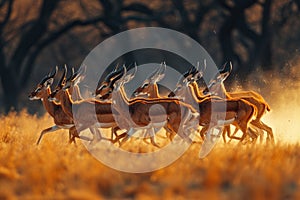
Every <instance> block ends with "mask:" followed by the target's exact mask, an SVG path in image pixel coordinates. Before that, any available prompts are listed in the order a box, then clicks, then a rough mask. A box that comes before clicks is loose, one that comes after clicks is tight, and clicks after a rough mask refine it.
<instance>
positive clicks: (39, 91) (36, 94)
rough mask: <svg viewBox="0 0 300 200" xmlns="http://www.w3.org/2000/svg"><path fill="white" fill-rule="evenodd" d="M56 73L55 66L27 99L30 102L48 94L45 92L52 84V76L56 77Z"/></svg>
mask: <svg viewBox="0 0 300 200" xmlns="http://www.w3.org/2000/svg"><path fill="white" fill-rule="evenodd" d="M56 73H57V66H56V67H55V69H54V70H53V71H52V72H50V73H49V74H48V75H47V76H45V77H44V78H43V79H42V80H41V82H39V84H38V85H37V86H36V89H35V90H34V91H32V92H31V93H30V94H29V95H28V98H29V99H30V100H35V99H42V98H43V97H44V95H45V93H47V92H48V91H47V90H48V89H50V86H51V85H52V83H53V80H54V76H55V75H56Z"/></svg>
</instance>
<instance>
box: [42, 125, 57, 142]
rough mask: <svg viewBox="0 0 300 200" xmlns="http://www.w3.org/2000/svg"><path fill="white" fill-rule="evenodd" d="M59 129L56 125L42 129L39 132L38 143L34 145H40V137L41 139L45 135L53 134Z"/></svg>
mask: <svg viewBox="0 0 300 200" xmlns="http://www.w3.org/2000/svg"><path fill="white" fill-rule="evenodd" d="M59 129H61V128H59V127H58V126H56V125H55V126H52V127H49V128H46V129H44V130H43V131H42V132H41V134H40V137H39V139H38V141H37V142H36V145H38V144H39V143H40V141H41V139H42V137H43V136H44V135H45V134H46V133H50V132H54V131H57V130H59Z"/></svg>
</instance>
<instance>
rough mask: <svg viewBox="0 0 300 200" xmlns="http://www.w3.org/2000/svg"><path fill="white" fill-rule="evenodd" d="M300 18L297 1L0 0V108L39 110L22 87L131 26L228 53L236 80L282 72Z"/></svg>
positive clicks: (297, 40) (296, 42)
mask: <svg viewBox="0 0 300 200" xmlns="http://www.w3.org/2000/svg"><path fill="white" fill-rule="evenodd" d="M299 19H300V0H201V1H198V0H184V1H181V0H164V1H161V0H124V1H122V0H38V1H37V0H22V1H20V0H18V1H17V0H0V104H1V105H0V109H1V112H7V111H9V110H10V108H11V107H14V108H15V109H16V110H19V109H21V108H23V107H25V106H26V107H28V106H30V108H29V109H30V111H32V112H35V111H37V109H38V107H37V106H41V104H40V102H38V103H37V102H36V103H30V104H29V102H28V100H27V94H28V92H29V91H30V90H31V88H32V87H33V86H34V85H35V84H36V83H37V82H38V81H39V80H40V79H41V78H42V76H43V75H45V74H46V73H48V72H49V70H50V69H51V68H52V67H53V66H55V65H61V66H62V65H63V64H68V65H69V66H75V67H78V66H79V65H80V64H81V62H82V61H83V59H84V57H85V56H86V55H87V54H88V52H89V51H90V50H91V49H93V47H95V46H96V45H97V44H98V43H100V42H101V41H103V40H104V39H105V38H107V37H110V36H112V35H114V34H117V33H119V32H121V31H124V30H127V29H132V28H136V27H144V26H159V27H165V28H170V29H174V30H178V31H180V32H183V33H185V34H187V35H189V36H190V37H192V38H193V39H195V40H196V41H198V42H199V43H200V44H201V45H202V46H203V47H204V48H205V49H206V50H207V51H208V52H209V53H210V55H211V56H212V58H213V59H214V60H215V62H216V63H217V65H219V66H220V65H221V64H222V63H224V62H225V61H228V60H232V61H233V63H234V72H233V73H234V74H238V76H237V77H238V78H240V79H244V78H246V76H247V75H249V74H250V73H251V72H254V71H255V70H257V69H260V70H263V71H267V72H268V71H271V70H272V71H273V70H276V71H278V72H280V73H283V74H284V73H288V72H289V71H290V70H292V69H291V68H292V67H291V65H290V64H289V61H290V60H292V59H294V58H295V57H297V55H299V51H300V49H299V48H300V21H299ZM233 77H234V76H233Z"/></svg>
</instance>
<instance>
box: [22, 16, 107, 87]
mask: <svg viewBox="0 0 300 200" xmlns="http://www.w3.org/2000/svg"><path fill="white" fill-rule="evenodd" d="M100 21H103V17H101V16H99V17H95V18H93V19H88V20H85V21H83V20H74V21H72V22H70V23H68V24H66V25H64V26H63V27H61V28H60V29H59V30H56V31H53V32H52V33H50V34H49V35H48V37H46V38H44V39H43V40H41V41H40V42H39V43H38V44H37V45H36V46H35V48H34V50H33V52H32V53H31V54H30V56H29V57H28V59H27V62H26V64H25V66H24V70H23V73H22V77H21V84H22V85H26V84H27V81H28V79H27V75H28V74H29V73H30V72H31V71H32V69H33V67H34V61H35V59H36V57H37V56H38V55H39V53H40V52H41V51H42V50H43V49H44V48H45V47H46V46H47V45H49V44H50V43H52V42H54V41H55V40H56V39H58V38H59V37H60V36H62V35H63V34H64V33H66V32H68V31H69V30H71V29H72V28H74V27H76V26H88V25H91V24H94V23H97V22H100Z"/></svg>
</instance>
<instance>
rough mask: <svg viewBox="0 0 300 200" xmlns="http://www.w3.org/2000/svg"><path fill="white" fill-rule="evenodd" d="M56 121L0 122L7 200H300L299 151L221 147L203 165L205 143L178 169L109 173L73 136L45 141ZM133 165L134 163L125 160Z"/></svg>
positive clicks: (2, 187) (18, 116)
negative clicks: (39, 140)
mask: <svg viewBox="0 0 300 200" xmlns="http://www.w3.org/2000/svg"><path fill="white" fill-rule="evenodd" d="M51 121H52V120H51V118H50V117H49V116H48V115H45V116H43V117H41V118H38V117H36V116H32V115H29V114H28V113H27V112H26V111H22V112H20V113H15V112H11V113H10V114H9V115H7V116H2V117H1V121H0V124H1V127H2V128H1V131H0V155H1V156H0V163H1V165H0V198H1V199H186V198H188V199H199V198H210V199H242V198H243V199H299V198H300V193H299V187H300V182H299V180H300V172H299V164H300V153H299V152H300V146H299V144H287V143H282V142H278V143H277V144H276V145H275V146H266V145H255V146H252V145H249V146H247V145H246V146H245V145H235V144H228V145H223V144H222V143H220V144H219V145H218V146H217V147H216V148H215V149H214V150H213V151H212V152H211V153H210V154H209V156H208V157H206V158H205V159H202V160H200V159H198V157H197V155H198V152H199V149H200V145H199V144H193V145H192V146H191V147H190V148H189V150H188V151H187V152H186V153H185V154H184V155H183V156H182V157H180V158H179V159H178V160H177V161H176V162H175V163H173V164H172V165H170V166H168V167H166V168H163V169H160V170H158V171H154V172H151V173H144V174H130V173H124V172H119V171H116V170H114V169H111V168H109V167H107V166H105V165H103V164H101V163H100V162H99V161H97V160H96V159H95V158H93V157H92V156H91V154H90V153H89V152H88V151H87V150H86V149H85V147H84V146H83V145H82V144H81V143H80V142H78V141H77V145H74V144H72V145H69V144H68V143H67V138H68V133H67V132H66V131H58V132H57V133H53V134H49V135H45V137H44V139H43V141H42V143H41V145H39V146H36V145H35V142H36V139H37V137H38V134H39V132H40V131H41V130H42V129H43V128H45V127H47V126H49V125H51V123H52V122H51ZM124 162H128V161H124Z"/></svg>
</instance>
